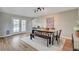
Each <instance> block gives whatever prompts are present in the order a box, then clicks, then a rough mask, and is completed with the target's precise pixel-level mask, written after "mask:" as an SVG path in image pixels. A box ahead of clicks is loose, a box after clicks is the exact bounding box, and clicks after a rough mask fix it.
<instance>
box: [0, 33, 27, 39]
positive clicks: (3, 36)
mask: <svg viewBox="0 0 79 59" xmlns="http://www.w3.org/2000/svg"><path fill="white" fill-rule="evenodd" d="M22 33H27V32H19V33H13V34H9V35H2V36H0V38H5V37H9V36H13V35H18V34H22Z"/></svg>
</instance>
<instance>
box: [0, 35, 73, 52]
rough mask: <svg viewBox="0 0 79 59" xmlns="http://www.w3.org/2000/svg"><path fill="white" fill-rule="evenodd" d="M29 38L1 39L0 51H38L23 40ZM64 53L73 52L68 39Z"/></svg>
mask: <svg viewBox="0 0 79 59" xmlns="http://www.w3.org/2000/svg"><path fill="white" fill-rule="evenodd" d="M26 36H28V35H27V34H21V35H16V36H11V37H7V38H0V51H37V49H35V48H33V47H32V46H30V45H28V44H27V43H25V42H24V41H22V39H21V38H23V37H26ZM62 51H72V44H71V40H69V39H66V41H65V44H64V47H63V49H62Z"/></svg>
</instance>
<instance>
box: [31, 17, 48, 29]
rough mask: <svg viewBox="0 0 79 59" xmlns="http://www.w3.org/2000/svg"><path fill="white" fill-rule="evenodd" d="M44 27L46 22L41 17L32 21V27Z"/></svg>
mask: <svg viewBox="0 0 79 59" xmlns="http://www.w3.org/2000/svg"><path fill="white" fill-rule="evenodd" d="M37 26H40V27H46V20H45V18H43V17H37V18H34V19H33V20H32V27H37Z"/></svg>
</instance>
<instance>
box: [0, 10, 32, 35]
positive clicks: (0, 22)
mask: <svg viewBox="0 0 79 59" xmlns="http://www.w3.org/2000/svg"><path fill="white" fill-rule="evenodd" d="M12 18H19V19H23V20H27V21H28V20H29V21H30V20H31V18H28V17H24V16H18V15H12V14H7V13H2V12H0V35H4V36H5V35H6V31H7V30H9V31H10V34H13V24H12ZM27 25H28V24H27V23H26V26H27ZM28 27H29V25H28ZM28 27H26V30H27V31H28V32H29V30H28Z"/></svg>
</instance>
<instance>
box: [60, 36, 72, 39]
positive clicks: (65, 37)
mask: <svg viewBox="0 0 79 59" xmlns="http://www.w3.org/2000/svg"><path fill="white" fill-rule="evenodd" d="M61 38H64V39H72V38H71V37H69V36H62V37H61Z"/></svg>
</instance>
